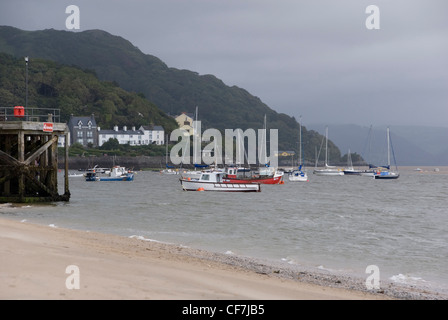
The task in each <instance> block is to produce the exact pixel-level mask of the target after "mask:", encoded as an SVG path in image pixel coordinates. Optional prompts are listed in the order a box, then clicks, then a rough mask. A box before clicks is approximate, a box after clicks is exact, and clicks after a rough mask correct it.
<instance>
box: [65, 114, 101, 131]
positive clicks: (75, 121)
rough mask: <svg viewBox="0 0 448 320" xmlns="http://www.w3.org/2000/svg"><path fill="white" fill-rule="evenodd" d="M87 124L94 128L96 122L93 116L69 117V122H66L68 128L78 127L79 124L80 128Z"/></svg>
mask: <svg viewBox="0 0 448 320" xmlns="http://www.w3.org/2000/svg"><path fill="white" fill-rule="evenodd" d="M89 122H90V125H91V126H92V127H96V121H95V117H94V116H93V115H91V116H89V117H74V116H71V117H70V120H69V121H68V126H69V128H71V127H78V126H79V124H81V125H82V126H88V125H89Z"/></svg>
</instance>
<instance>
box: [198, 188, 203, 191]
mask: <svg viewBox="0 0 448 320" xmlns="http://www.w3.org/2000/svg"><path fill="white" fill-rule="evenodd" d="M196 191H204V188H198V189H197V190H196Z"/></svg>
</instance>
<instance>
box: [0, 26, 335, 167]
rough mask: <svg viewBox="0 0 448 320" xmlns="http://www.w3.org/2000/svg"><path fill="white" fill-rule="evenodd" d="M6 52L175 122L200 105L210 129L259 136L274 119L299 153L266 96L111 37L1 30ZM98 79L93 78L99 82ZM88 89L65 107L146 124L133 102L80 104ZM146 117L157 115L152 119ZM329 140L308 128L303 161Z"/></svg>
mask: <svg viewBox="0 0 448 320" xmlns="http://www.w3.org/2000/svg"><path fill="white" fill-rule="evenodd" d="M0 52H6V53H9V54H12V55H14V56H15V57H18V58H21V59H23V57H24V56H29V57H30V58H31V59H36V58H41V59H48V60H52V61H56V62H58V63H60V64H63V65H69V66H78V67H79V68H82V69H83V70H92V71H93V73H95V74H96V75H98V78H99V79H100V80H102V81H109V83H103V85H104V86H106V87H107V86H108V87H109V88H112V87H115V88H116V90H119V88H118V87H117V86H114V85H113V83H116V84H118V85H119V86H120V87H121V88H123V89H125V90H129V91H132V92H138V93H140V94H139V95H138V97H140V98H142V99H143V97H146V98H147V99H148V100H149V101H151V102H152V103H153V104H152V103H151V104H150V105H151V106H153V107H155V106H157V107H158V108H160V109H161V110H163V111H164V112H165V113H168V114H171V115H176V114H180V113H181V112H189V113H194V111H195V108H196V106H198V109H199V120H201V121H202V128H203V129H206V128H216V129H220V130H223V129H236V128H241V129H243V130H245V129H248V128H253V129H258V128H262V127H263V124H264V116H265V115H266V117H267V129H274V128H275V129H278V132H279V149H280V150H294V151H296V152H297V151H298V135H299V124H298V123H297V121H296V119H294V117H291V116H288V115H286V114H283V113H278V112H276V111H274V110H272V109H271V108H269V107H268V106H267V105H266V104H264V103H263V102H262V101H261V100H260V99H259V98H258V97H255V96H253V95H251V94H250V93H249V92H247V91H246V90H244V89H242V88H239V87H236V86H228V85H226V84H225V83H223V82H222V81H221V80H220V79H218V78H216V77H215V76H213V75H199V74H198V73H196V72H193V71H189V70H180V69H176V68H170V67H168V66H167V65H166V64H165V63H163V62H162V61H161V60H160V59H159V58H157V57H155V56H152V55H149V54H144V53H142V52H141V51H140V50H139V49H138V48H137V47H135V46H134V45H132V43H130V42H129V41H127V40H125V39H123V38H121V37H118V36H114V35H111V34H109V33H107V32H105V31H101V30H89V31H83V32H69V31H58V30H53V29H48V30H40V31H23V30H20V29H17V28H13V27H8V26H0ZM39 61H40V60H39ZM55 65H56V64H55ZM61 67H62V66H61ZM62 68H68V67H62ZM22 70H23V66H22ZM73 70H75V69H73ZM76 70H78V71H77V72H80V71H82V70H80V69H76ZM85 73H87V74H89V73H88V72H85ZM93 73H90V75H91V76H92V77H94V74H93ZM17 76H18V77H21V79H20V81H22V82H23V83H24V80H23V76H24V75H23V71H22V73H21V74H20V75H19V74H17ZM30 79H31V77H30ZM110 82H112V83H110ZM84 86H86V83H84ZM82 87H83V86H82V85H78V88H76V89H75V88H71V89H69V90H71V93H72V95H68V96H67V97H66V98H65V100H63V99H58V102H57V103H59V104H60V107H61V108H64V109H66V108H67V109H70V111H69V112H71V113H77V114H82V113H86V112H87V110H85V109H89V110H93V111H92V112H95V111H96V112H95V114H97V113H98V114H103V115H102V118H101V121H104V122H105V123H107V125H109V124H111V123H112V122H113V120H114V121H117V119H119V120H120V123H122V122H121V121H123V120H124V119H125V118H126V116H127V112H129V116H130V117H133V118H136V119H138V116H137V114H138V112H141V111H140V110H141V109H142V108H141V107H138V106H137V104H136V105H135V106H132V105H129V104H127V103H126V102H125V103H124V104H125V105H127V107H124V106H123V107H120V108H119V107H117V105H116V103H115V101H116V97H115V96H114V95H109V96H107V97H104V98H103V99H100V100H101V102H98V101H96V102H95V101H83V100H82V99H80V97H84V96H85V93H84V92H83V91H82V89H81V88H82ZM45 88H46V87H45V86H43V87H42V86H41V91H42V90H43V92H44V93H45V94H48V93H46V91H45ZM36 90H37V89H36ZM38 92H39V91H38ZM75 92H76V94H77V95H78V98H77V99H75V98H73V97H74V96H76V94H75ZM123 92H124V91H123ZM45 94H44V96H45ZM132 96H133V97H135V95H132ZM0 97H1V95H0ZM41 98H42V99H43V100H45V99H44V98H43V97H41ZM135 99H136V100H135V101H138V102H139V103H142V101H140V100H138V99H137V98H135ZM36 102H38V103H40V102H41V101H36ZM134 103H136V102H134ZM143 109H144V108H143ZM144 115H145V117H147V116H149V112H147V113H145V114H144ZM160 116H162V115H160ZM154 121H156V120H154ZM127 123H129V121H128V122H127ZM102 125H103V126H104V124H102ZM322 138H323V137H322V136H321V135H320V134H319V133H317V132H316V131H313V130H307V129H306V127H303V128H302V142H303V154H304V158H305V159H306V160H309V161H313V162H314V158H315V150H316V148H319V147H320V145H321V142H322ZM329 149H330V151H329V152H330V157H331V159H334V161H335V162H336V161H337V160H338V159H340V157H341V154H340V151H339V149H338V148H337V147H336V146H335V145H334V144H333V143H332V142H331V141H329Z"/></svg>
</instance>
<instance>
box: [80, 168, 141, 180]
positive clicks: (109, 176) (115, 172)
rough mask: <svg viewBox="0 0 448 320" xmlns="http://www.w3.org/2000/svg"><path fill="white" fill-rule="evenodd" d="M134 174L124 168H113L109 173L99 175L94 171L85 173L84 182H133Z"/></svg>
mask: <svg viewBox="0 0 448 320" xmlns="http://www.w3.org/2000/svg"><path fill="white" fill-rule="evenodd" d="M133 180H134V172H133V171H132V170H127V169H126V168H125V167H120V166H115V167H113V168H112V169H111V170H110V172H108V173H107V172H106V173H99V172H96V171H95V170H92V171H90V172H87V173H86V181H133Z"/></svg>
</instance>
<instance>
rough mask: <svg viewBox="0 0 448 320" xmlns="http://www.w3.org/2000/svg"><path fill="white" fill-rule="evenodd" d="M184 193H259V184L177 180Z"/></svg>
mask: <svg viewBox="0 0 448 320" xmlns="http://www.w3.org/2000/svg"><path fill="white" fill-rule="evenodd" d="M179 180H180V183H181V185H182V188H183V190H185V191H220V192H260V191H261V188H260V184H259V183H228V182H205V181H195V180H187V179H179Z"/></svg>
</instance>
